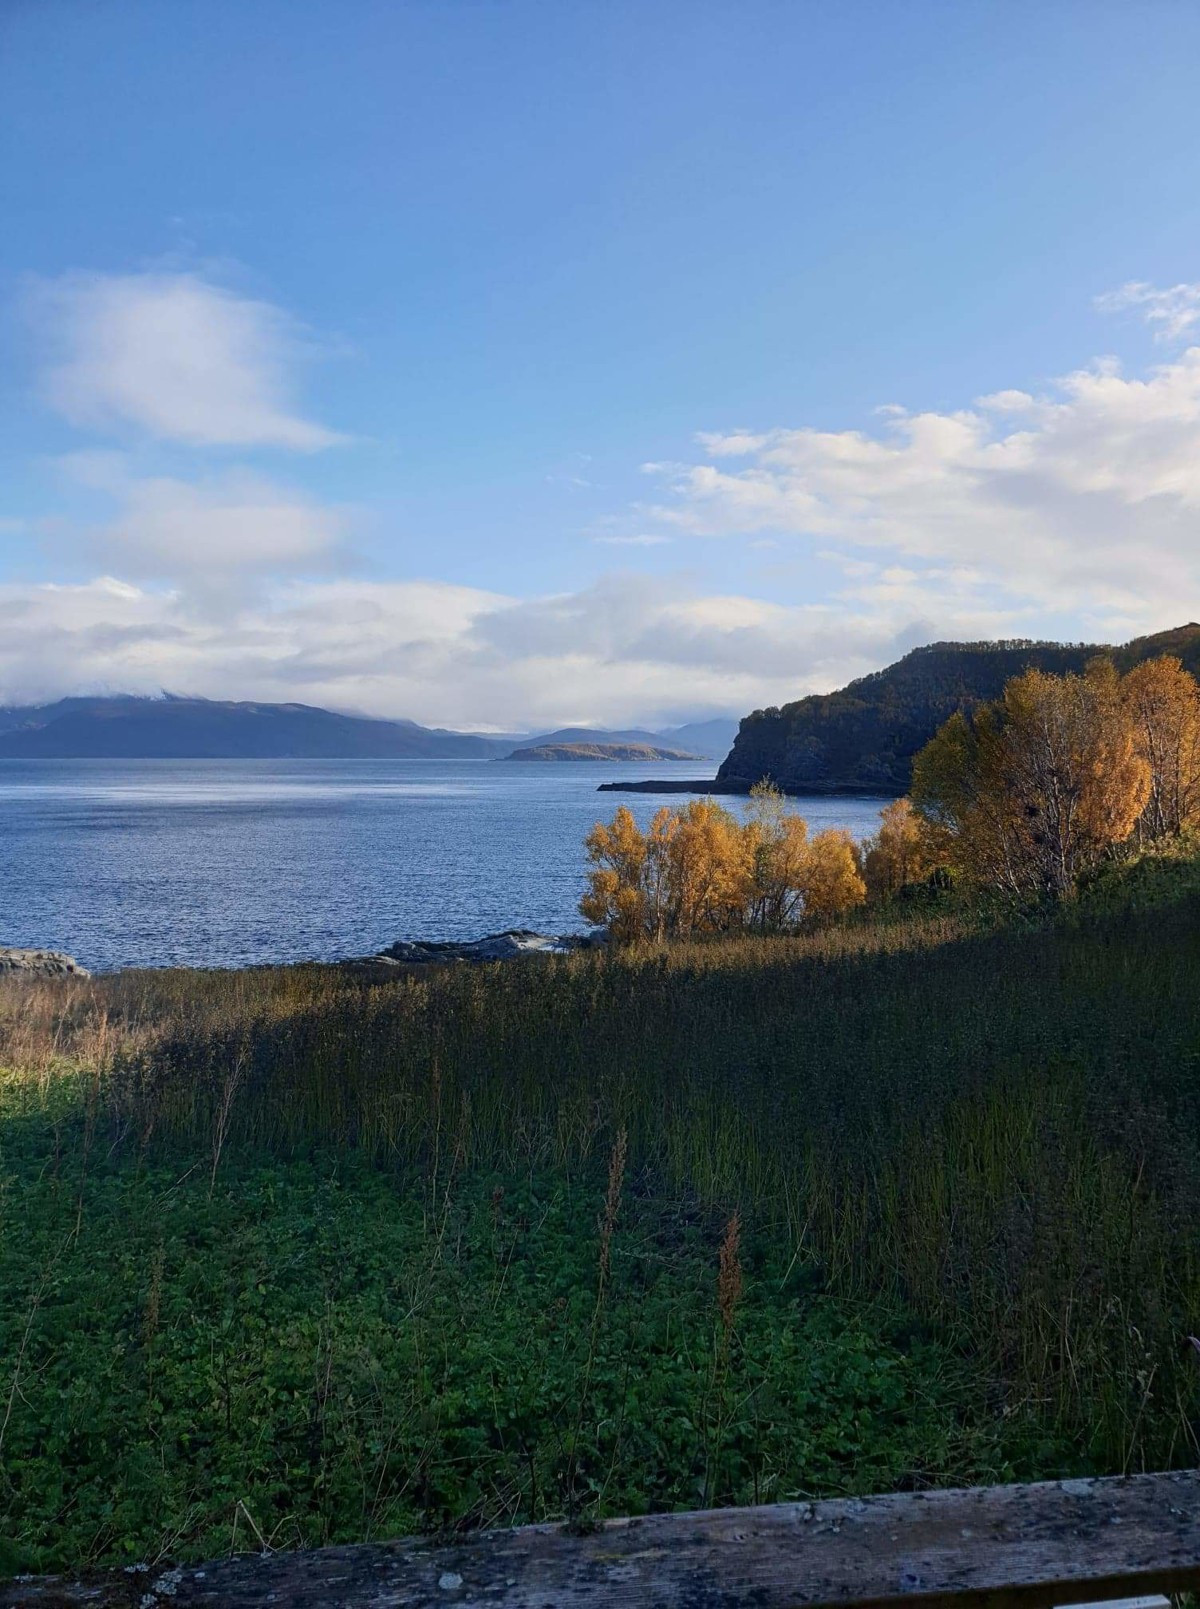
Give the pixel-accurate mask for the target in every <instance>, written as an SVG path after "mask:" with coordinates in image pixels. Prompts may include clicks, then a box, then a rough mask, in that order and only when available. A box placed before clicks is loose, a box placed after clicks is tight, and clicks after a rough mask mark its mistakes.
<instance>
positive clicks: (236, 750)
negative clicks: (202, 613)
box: [0, 697, 507, 760]
mask: <svg viewBox="0 0 1200 1609" xmlns="http://www.w3.org/2000/svg"><path fill="white" fill-rule="evenodd" d="M506 747H507V745H506V744H503V743H500V744H498V743H496V742H495V741H494V740H493V739H491V738H485V737H475V736H472V735H470V734H467V733H461V732H446V731H440V730H436V729H433V728H430V727H425V726H418V725H417V724H416V722H414V721H377V720H368V719H365V718H364V717H362V716H357V715H338V714H335V713H334V712H333V711H332V710H322V709H316V708H314V707H313V706H312V705H309V704H245V703H232V702H227V701H220V700H213V699H206V698H172V697H167V698H132V697H117V698H64V699H60V700H59V702H58V703H56V704H46V705H42V706H39V707H27V708H23V709H7V710H0V757H3V758H11V759H93V758H94V759H121V760H144V759H172V760H183V759H187V760H208V759H217V760H225V759H253V760H265V759H270V760H275V759H473V758H477V759H486V758H488V757H489V756H491V755H494V754H497V753H502V752H503V751H504V749H505V748H506Z"/></svg>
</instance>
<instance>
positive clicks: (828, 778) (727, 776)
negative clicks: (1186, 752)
mask: <svg viewBox="0 0 1200 1609" xmlns="http://www.w3.org/2000/svg"><path fill="white" fill-rule="evenodd" d="M1097 654H1107V655H1109V656H1110V657H1111V658H1112V659H1113V660H1114V661H1115V663H1116V665H1117V667H1118V669H1120V670H1128V669H1129V668H1130V667H1131V666H1132V665H1136V664H1138V663H1139V662H1140V661H1141V660H1143V659H1153V658H1155V657H1157V656H1158V655H1159V654H1175V655H1176V656H1177V657H1178V658H1179V659H1181V660H1182V661H1183V663H1184V665H1185V667H1186V668H1187V669H1188V670H1190V671H1191V672H1192V673H1193V674H1197V673H1200V625H1196V624H1195V623H1192V624H1189V625H1186V626H1179V627H1177V628H1176V629H1175V630H1173V631H1163V632H1159V633H1158V634H1157V635H1155V636H1152V637H1138V638H1136V639H1135V640H1134V641H1133V642H1129V643H1126V644H1124V645H1123V646H1121V647H1111V646H1109V645H1107V644H1105V643H1045V642H978V643H955V642H939V643H932V644H931V645H930V646H929V647H927V648H916V649H914V650H913V652H912V653H910V654H905V656H904V658H903V659H900V660H897V662H896V663H895V664H894V665H889V666H888V667H887V669H886V670H878V671H874V672H873V673H872V674H871V675H869V676H863V677H861V678H860V679H859V680H858V681H855V682H851V683H850V684H849V686H848V687H844V688H842V689H841V690H840V691H839V692H836V693H815V694H812V695H811V696H809V697H808V698H802V699H799V700H797V702H796V703H794V704H785V705H784V706H783V707H782V709H765V710H755V712H754V714H753V715H748V716H747V717H746V719H745V720H744V721H743V722H742V724H741V726H740V728H739V730H738V735H737V739H736V741H735V743H734V745H733V748H732V750H731V751H730V753H729V756H728V758H727V759H726V760H725V761H724V763H723V764H722V766H721V768H720V770H719V771H718V773H717V786H716V788H715V789H714V791H717V792H727V793H738V792H744V791H745V790H746V789H748V788H749V787H750V786H751V785H752V784H753V783H755V782H758V781H761V780H762V778H764V777H770V778H771V779H772V781H774V782H775V783H776V784H777V785H778V786H779V787H781V788H783V789H785V790H786V791H787V792H789V793H798V794H806V793H807V794H815V793H864V792H866V793H880V794H901V793H905V792H907V790H908V786H909V782H910V780H911V776H912V760H913V756H914V755H915V754H916V753H917V751H918V750H919V749H921V748H923V747H924V745H925V744H926V743H927V742H928V741H929V739H930V738H931V737H932V736H933V734H934V733H935V732H936V731H937V729H938V727H939V726H940V725H941V724H942V722H943V721H945V720H946V719H948V717H949V716H951V715H953V714H954V712H955V711H956V710H960V709H971V708H974V707H975V706H976V705H978V704H981V703H985V702H987V701H988V700H990V699H994V698H999V696H1000V694H1001V693H1002V692H1003V690H1004V684H1005V682H1006V681H1008V679H1009V677H1011V676H1017V675H1020V673H1021V672H1022V671H1023V670H1028V669H1030V668H1031V667H1037V668H1038V669H1040V670H1046V671H1053V672H1055V673H1056V674H1059V675H1061V674H1062V673H1063V672H1064V671H1079V670H1082V669H1083V667H1084V666H1085V665H1086V664H1087V662H1088V660H1089V659H1092V658H1094V657H1095V656H1096V655H1097Z"/></svg>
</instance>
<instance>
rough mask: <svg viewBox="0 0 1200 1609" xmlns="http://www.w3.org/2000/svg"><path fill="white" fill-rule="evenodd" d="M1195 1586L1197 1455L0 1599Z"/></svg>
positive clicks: (692, 1597) (379, 1607) (511, 1598)
mask: <svg viewBox="0 0 1200 1609" xmlns="http://www.w3.org/2000/svg"><path fill="white" fill-rule="evenodd" d="M1189 1588H1191V1589H1196V1588H1200V1471H1198V1472H1190V1471H1189V1472H1187V1473H1182V1474H1170V1475H1137V1476H1133V1477H1131V1478H1130V1479H1127V1480H1079V1481H1051V1482H1043V1483H1040V1484H1038V1485H1033V1486H990V1487H973V1488H969V1489H967V1490H965V1491H945V1492H924V1493H897V1494H894V1495H892V1496H888V1497H869V1498H863V1499H840V1500H837V1501H833V1502H821V1503H779V1504H775V1505H772V1506H770V1507H766V1508H743V1509H713V1510H708V1511H706V1512H703V1513H695V1514H659V1515H652V1516H648V1517H646V1518H643V1519H633V1520H608V1521H606V1522H604V1523H603V1524H602V1525H600V1526H598V1527H596V1528H595V1529H594V1530H591V1531H588V1532H586V1533H583V1534H580V1533H579V1532H577V1531H572V1530H571V1529H569V1528H568V1527H565V1526H562V1525H530V1526H525V1527H524V1528H522V1529H520V1530H512V1531H486V1532H480V1533H477V1534H475V1535H472V1536H467V1537H463V1538H461V1539H459V1540H456V1541H436V1540H416V1539H409V1540H403V1541H398V1542H389V1543H379V1544H373V1543H368V1544H362V1545H358V1546H352V1547H333V1548H319V1549H316V1550H314V1551H312V1552H306V1553H267V1554H252V1555H247V1554H242V1555H239V1556H235V1557H232V1558H226V1559H220V1560H217V1561H215V1562H213V1563H210V1564H204V1565H188V1566H185V1567H182V1568H178V1569H163V1568H157V1569H153V1570H148V1569H146V1568H145V1567H140V1568H137V1569H126V1570H123V1571H113V1572H109V1573H107V1574H105V1575H103V1576H97V1577H94V1578H92V1579H90V1580H89V1579H78V1580H73V1579H70V1578H55V1579H51V1578H48V1577H40V1578H27V1579H24V1580H16V1581H11V1582H6V1583H3V1584H0V1609H16V1606H18V1605H19V1606H21V1609H51V1606H53V1609H84V1606H86V1609H117V1606H120V1609H133V1606H135V1605H136V1606H138V1609H167V1606H168V1605H170V1606H173V1609H195V1606H199V1605H205V1606H210V1609H216V1606H218V1605H220V1606H221V1609H267V1606H268V1605H270V1606H272V1609H335V1606H336V1609H426V1606H429V1609H433V1606H447V1609H449V1606H455V1609H635V1606H637V1609H816V1606H826V1605H829V1606H832V1605H839V1606H847V1605H860V1606H866V1605H870V1606H872V1609H884V1606H892V1605H895V1606H902V1605H908V1604H911V1605H914V1606H917V1605H932V1604H939V1605H947V1606H950V1605H962V1606H964V1609H966V1606H972V1605H976V1604H978V1605H986V1606H987V1609H1010V1606H1013V1609H1018V1606H1020V1609H1024V1606H1030V1609H1033V1606H1038V1609H1040V1606H1042V1605H1051V1604H1071V1603H1079V1602H1082V1601H1085V1600H1095V1599H1101V1598H1114V1597H1120V1596H1128V1595H1131V1594H1139V1593H1148V1592H1153V1591H1158V1592H1171V1591H1181V1590H1185V1589H1189Z"/></svg>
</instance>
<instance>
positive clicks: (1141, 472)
mask: <svg viewBox="0 0 1200 1609" xmlns="http://www.w3.org/2000/svg"><path fill="white" fill-rule="evenodd" d="M699 439H700V443H701V445H702V447H703V448H704V451H705V460H704V461H702V462H698V463H691V464H676V465H672V466H668V467H667V468H666V469H665V470H664V471H663V473H665V475H666V478H667V480H668V484H669V488H670V491H671V493H672V497H671V500H670V501H669V502H667V503H665V504H662V505H660V506H659V507H657V508H656V509H655V510H654V511H653V512H654V514H655V515H657V517H658V518H659V519H660V520H662V521H663V522H665V523H666V524H667V525H668V526H669V527H672V528H675V529H678V530H684V531H689V532H692V533H694V534H698V535H700V534H707V535H734V534H738V535H761V534H764V533H769V534H772V535H775V536H783V537H788V538H792V539H796V538H799V539H801V540H802V541H804V542H805V543H807V540H809V539H814V540H815V545H816V547H817V548H818V549H819V550H823V551H826V552H828V551H830V550H833V551H834V552H836V553H840V554H844V555H847V556H850V557H858V558H860V559H861V558H863V557H864V556H866V555H869V554H870V552H871V551H872V550H882V553H883V555H884V557H883V559H882V562H883V563H884V564H885V565H886V564H888V563H890V562H892V561H893V560H894V559H897V558H899V559H902V560H903V561H904V564H905V565H906V566H907V567H909V568H910V569H912V571H913V573H914V576H915V577H916V580H915V581H914V582H913V583H911V584H910V591H911V590H912V589H917V588H922V587H923V591H924V600H925V608H924V609H923V612H924V613H928V611H929V608H930V607H933V606H938V605H941V604H943V603H944V587H945V585H946V582H945V576H946V575H947V574H952V575H953V576H954V577H955V578H956V579H955V583H954V585H955V588H956V592H957V595H958V597H959V600H960V603H961V602H962V601H964V600H966V601H969V600H970V599H972V598H973V599H974V607H975V608H976V609H977V610H984V609H990V610H996V609H1000V608H1002V609H1003V610H1004V611H1005V612H1007V613H1009V614H1011V615H1015V616H1016V617H1017V618H1024V619H1025V620H1026V621H1028V622H1029V623H1030V625H1032V624H1033V622H1034V621H1035V620H1036V619H1037V617H1038V616H1039V615H1045V614H1057V615H1060V616H1061V615H1064V614H1065V615H1069V616H1073V617H1074V618H1076V619H1077V620H1083V619H1088V618H1091V619H1107V620H1114V621H1115V620H1118V619H1121V620H1125V619H1128V620H1134V621H1143V620H1146V619H1147V618H1151V619H1161V618H1162V617H1163V614H1164V612H1166V615H1167V618H1173V617H1174V616H1175V615H1177V614H1180V613H1181V612H1182V613H1186V614H1194V613H1196V612H1197V610H1196V600H1197V598H1198V597H1200V347H1194V348H1191V349H1189V350H1188V351H1186V352H1184V353H1183V354H1182V355H1181V356H1180V357H1179V358H1178V359H1177V360H1176V361H1174V362H1172V363H1168V364H1164V365H1162V366H1160V367H1158V368H1155V369H1152V370H1151V371H1150V372H1149V373H1148V374H1147V375H1146V376H1145V377H1141V378H1138V377H1128V376H1125V375H1124V374H1122V372H1121V370H1120V368H1119V367H1118V365H1117V364H1116V363H1115V362H1113V361H1112V360H1106V361H1103V362H1100V363H1097V364H1095V365H1094V366H1093V367H1091V368H1088V369H1083V370H1079V371H1077V372H1076V373H1074V374H1070V375H1067V376H1065V377H1064V378H1063V379H1061V380H1060V381H1058V382H1057V383H1056V384H1055V385H1054V386H1053V387H1052V388H1051V389H1050V390H1049V391H1048V392H1047V393H1046V394H1044V395H1041V396H1032V395H1030V394H1029V393H1026V392H1023V391H1014V390H1008V391H1002V392H999V393H997V394H995V395H993V396H990V397H986V398H983V399H981V400H980V401H979V402H977V403H976V404H975V405H974V406H973V407H969V408H964V409H961V410H958V411H955V412H949V413H917V414H909V413H905V412H903V411H890V412H889V414H888V416H887V417H886V419H885V421H884V422H883V423H882V424H881V426H880V428H879V430H878V431H876V432H874V433H868V432H863V431H857V430H844V431H819V430H814V429H803V428H802V429H792V430H789V429H779V430H770V431H764V432H759V433H757V434H752V433H749V432H745V431H739V432H737V433H735V434H731V435H720V434H709V435H704V436H701V437H700V438H699ZM869 585H877V582H871V583H869ZM852 595H853V596H855V597H858V598H860V599H861V598H863V597H865V596H866V594H865V593H864V592H862V591H858V592H854V593H853V594H852ZM914 601H915V600H914ZM938 612H950V610H949V609H945V610H944V611H943V610H942V609H940V608H939V610H938ZM1026 629H1029V627H1028V626H1027V628H1026Z"/></svg>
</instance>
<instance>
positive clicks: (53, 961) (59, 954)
mask: <svg viewBox="0 0 1200 1609" xmlns="http://www.w3.org/2000/svg"><path fill="white" fill-rule="evenodd" d="M12 974H19V975H21V976H22V977H31V978H32V977H41V978H66V977H71V978H88V977H91V973H90V972H89V971H88V969H87V968H86V967H82V966H80V964H79V962H78V961H77V960H76V959H75V957H74V956H73V955H67V954H66V953H65V952H64V951H62V950H18V949H13V948H11V947H10V946H8V945H0V977H8V976H10V975H12Z"/></svg>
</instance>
